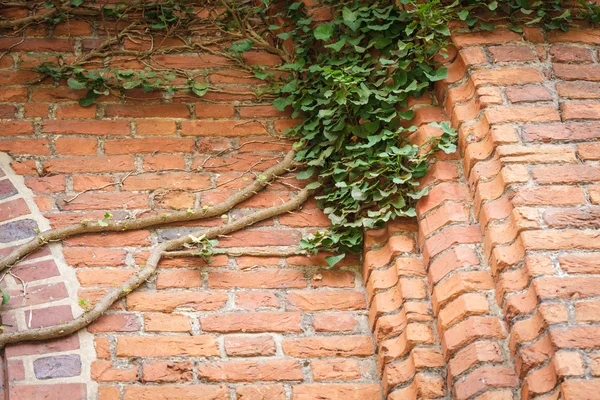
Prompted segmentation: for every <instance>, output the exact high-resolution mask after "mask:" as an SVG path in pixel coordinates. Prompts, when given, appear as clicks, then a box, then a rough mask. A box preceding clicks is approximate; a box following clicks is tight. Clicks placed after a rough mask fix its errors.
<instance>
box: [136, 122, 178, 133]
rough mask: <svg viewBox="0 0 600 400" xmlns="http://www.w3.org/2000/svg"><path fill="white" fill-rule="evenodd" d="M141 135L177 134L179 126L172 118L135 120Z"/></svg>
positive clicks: (137, 131)
mask: <svg viewBox="0 0 600 400" xmlns="http://www.w3.org/2000/svg"><path fill="white" fill-rule="evenodd" d="M135 124H136V133H137V134H138V135H140V136H175V134H176V132H177V126H176V125H175V121H172V120H159V119H158V120H148V121H145V120H139V121H136V122H135Z"/></svg>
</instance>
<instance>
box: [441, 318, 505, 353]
mask: <svg viewBox="0 0 600 400" xmlns="http://www.w3.org/2000/svg"><path fill="white" fill-rule="evenodd" d="M504 336H505V335H504V332H503V329H502V325H501V324H500V321H499V320H498V319H497V318H494V317H477V316H475V317H470V318H468V319H466V320H464V321H462V322H460V323H459V324H457V325H455V326H453V327H452V328H450V329H448V330H446V331H445V332H444V336H443V339H442V344H443V346H444V349H445V350H446V351H447V352H448V353H449V354H452V353H453V352H454V351H456V350H458V349H459V348H460V347H463V346H464V345H466V344H469V343H470V342H472V341H474V340H477V339H482V338H486V339H489V338H503V337H504Z"/></svg>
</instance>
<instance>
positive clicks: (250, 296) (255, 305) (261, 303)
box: [235, 291, 279, 310]
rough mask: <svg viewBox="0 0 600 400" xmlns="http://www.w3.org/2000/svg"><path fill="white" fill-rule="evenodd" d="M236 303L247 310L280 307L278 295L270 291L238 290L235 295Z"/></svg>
mask: <svg viewBox="0 0 600 400" xmlns="http://www.w3.org/2000/svg"><path fill="white" fill-rule="evenodd" d="M235 304H236V306H237V307H238V308H241V309H245V310H255V309H260V308H279V300H278V299H277V296H275V294H274V293H270V292H254V291H252V292H238V293H236V295H235Z"/></svg>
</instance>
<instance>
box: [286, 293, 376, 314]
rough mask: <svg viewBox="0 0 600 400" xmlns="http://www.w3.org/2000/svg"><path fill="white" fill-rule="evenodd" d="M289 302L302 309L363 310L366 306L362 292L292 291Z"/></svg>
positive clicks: (289, 294)
mask: <svg viewBox="0 0 600 400" xmlns="http://www.w3.org/2000/svg"><path fill="white" fill-rule="evenodd" d="M287 301H288V304H289V305H290V306H291V307H293V308H294V309H298V310H302V311H324V310H362V309H365V308H366V306H367V305H366V299H365V295H364V293H362V292H349V291H343V292H338V291H335V292H334V291H332V292H290V293H288V296H287Z"/></svg>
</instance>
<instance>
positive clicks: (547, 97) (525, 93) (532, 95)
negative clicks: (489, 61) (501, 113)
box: [506, 85, 552, 103]
mask: <svg viewBox="0 0 600 400" xmlns="http://www.w3.org/2000/svg"><path fill="white" fill-rule="evenodd" d="M506 97H507V98H508V100H509V101H510V102H512V103H532V102H536V101H552V95H551V94H550V92H549V91H548V89H546V88H545V87H543V86H534V85H528V86H520V87H509V88H506Z"/></svg>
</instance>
